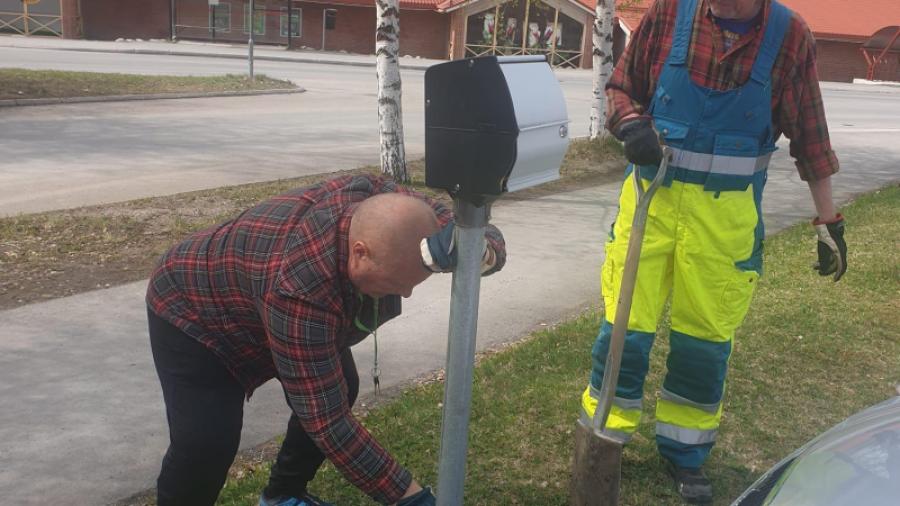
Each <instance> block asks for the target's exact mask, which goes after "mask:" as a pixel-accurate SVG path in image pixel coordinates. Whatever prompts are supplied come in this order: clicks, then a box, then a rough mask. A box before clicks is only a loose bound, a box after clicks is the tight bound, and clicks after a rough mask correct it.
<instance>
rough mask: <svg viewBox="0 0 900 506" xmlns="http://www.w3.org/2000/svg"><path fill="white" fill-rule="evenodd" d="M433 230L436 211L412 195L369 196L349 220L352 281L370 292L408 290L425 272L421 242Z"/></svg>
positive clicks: (380, 293) (423, 276) (433, 231)
mask: <svg viewBox="0 0 900 506" xmlns="http://www.w3.org/2000/svg"><path fill="white" fill-rule="evenodd" d="M437 231H438V221H437V218H436V217H435V215H434V210H432V208H431V207H430V206H429V205H428V204H426V203H425V202H423V201H421V200H419V199H417V198H415V197H410V196H408V195H403V194H397V193H383V194H379V195H375V196H372V197H369V198H367V199H366V200H364V201H363V202H362V203H361V204H360V205H359V207H357V208H356V210H355V211H354V212H353V216H352V217H351V219H350V259H349V262H350V264H349V271H350V277H351V281H353V283H354V284H355V285H356V286H357V287H358V288H360V289H362V291H363V292H364V293H368V294H369V295H377V296H381V295H388V294H392V293H394V294H399V295H408V293H409V292H411V291H412V287H413V286H415V285H416V284H418V283H421V282H422V281H423V280H424V279H425V278H426V277H427V274H426V273H424V271H425V269H424V268H423V266H422V257H421V253H420V248H419V243H420V242H421V240H422V239H423V238H425V237H428V236H430V235H432V234H434V233H435V232H437ZM385 284H387V285H391V286H383V285H385Z"/></svg>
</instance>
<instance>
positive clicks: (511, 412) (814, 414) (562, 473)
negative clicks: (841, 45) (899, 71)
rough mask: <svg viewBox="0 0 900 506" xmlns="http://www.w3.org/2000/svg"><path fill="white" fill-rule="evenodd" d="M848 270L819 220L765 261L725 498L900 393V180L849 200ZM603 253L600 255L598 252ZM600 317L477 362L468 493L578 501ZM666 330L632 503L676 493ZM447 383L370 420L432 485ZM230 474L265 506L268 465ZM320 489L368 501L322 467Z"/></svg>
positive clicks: (725, 432)
mask: <svg viewBox="0 0 900 506" xmlns="http://www.w3.org/2000/svg"><path fill="white" fill-rule="evenodd" d="M843 213H844V215H845V216H846V217H847V221H848V229H847V241H848V243H849V245H850V258H849V262H848V263H849V267H850V268H849V271H848V272H847V275H846V276H845V277H844V278H843V279H842V280H841V281H840V282H839V283H837V284H835V283H833V282H832V281H831V279H830V278H821V277H819V276H818V275H816V274H815V273H814V272H813V271H812V269H811V268H810V264H811V262H812V261H813V257H814V251H815V242H814V239H813V237H814V235H813V232H812V230H811V229H810V227H809V226H808V225H799V226H796V227H793V228H791V229H789V230H787V231H785V232H783V233H780V234H778V235H777V236H775V237H772V238H770V239H769V240H768V241H767V243H766V247H767V250H766V273H765V276H764V278H763V279H762V281H761V282H760V285H759V288H758V291H757V294H756V297H755V300H754V303H753V307H752V308H751V310H750V314H749V316H748V318H747V320H746V322H745V324H744V325H743V327H742V328H741V329H740V330H739V331H738V334H737V337H736V342H735V347H734V353H733V355H732V359H731V373H730V376H729V383H728V391H727V394H726V411H725V416H724V419H723V423H722V428H721V432H720V436H719V441H718V445H717V446H716V448H715V450H714V451H713V454H712V458H711V460H710V462H709V464H708V468H709V474H710V476H711V478H712V479H713V480H714V485H715V487H716V496H717V500H716V504H729V503H730V501H731V500H732V499H733V498H735V497H736V496H737V495H738V494H739V493H740V492H741V491H742V490H743V489H744V488H746V487H747V486H748V485H749V484H750V483H751V482H752V481H753V480H754V479H755V478H756V477H757V476H759V474H760V473H761V472H763V471H764V470H765V469H767V468H768V467H769V466H770V465H772V464H773V463H775V462H776V461H778V460H779V459H780V458H781V457H783V456H785V455H786V454H787V453H789V452H790V451H791V450H793V449H794V448H796V447H798V446H800V445H801V444H803V443H804V442H805V441H807V440H808V439H809V438H811V437H812V436H814V435H816V434H817V433H819V432H820V431H822V430H824V429H826V428H828V427H829V426H831V425H833V424H834V423H836V422H838V421H840V420H842V419H843V418H845V417H846V416H848V415H850V414H851V413H854V412H856V411H858V410H859V409H862V408H864V407H866V406H869V405H871V404H874V403H876V402H878V401H880V400H883V399H885V398H887V397H889V396H891V395H893V393H894V385H895V384H896V383H898V382H900V373H898V369H897V357H898V356H900V317H898V314H900V291H898V287H900V244H898V238H900V187H897V186H893V187H888V188H885V189H883V190H881V191H878V192H875V193H873V194H869V195H866V196H863V197H860V198H859V199H858V200H857V201H855V202H854V203H852V204H850V205H849V206H847V207H846V208H844V209H843ZM598 254H599V252H598ZM601 316H602V311H599V310H597V311H591V312H588V313H586V314H584V315H581V316H580V317H578V318H576V319H574V320H572V321H569V322H566V323H564V324H561V325H559V326H557V327H555V328H553V329H550V330H546V331H542V332H539V333H536V334H534V335H532V336H530V337H529V338H528V339H527V340H525V341H524V342H522V343H520V344H517V345H514V346H512V347H511V348H510V349H508V350H506V351H503V352H500V353H495V354H489V355H486V356H484V357H482V360H481V361H480V364H479V365H478V367H477V370H476V374H475V376H476V377H475V386H474V398H473V413H472V420H471V426H470V427H471V434H470V442H469V460H468V478H467V481H466V504H527V505H545V504H559V505H564V504H568V490H567V488H568V480H569V471H570V466H571V459H572V447H573V441H572V428H573V425H574V421H575V417H576V412H577V408H578V397H579V395H580V393H581V391H582V389H583V388H584V386H585V382H586V381H587V378H588V374H589V368H590V356H589V355H590V348H591V344H592V343H593V340H594V336H595V334H596V330H597V327H598V324H599V321H600V318H601ZM667 344H668V343H667V330H666V328H665V324H663V325H662V326H661V329H660V333H659V338H658V339H657V342H656V347H655V348H654V350H653V354H652V358H651V373H650V375H649V376H648V378H647V389H646V399H647V400H648V402H647V403H645V407H644V411H645V417H644V420H643V423H642V425H641V427H640V429H639V432H638V434H637V435H636V437H635V439H634V441H633V442H632V443H631V444H630V445H629V446H627V447H626V450H625V455H624V468H623V472H622V474H623V481H622V504H623V505H666V504H680V501H679V500H678V499H677V496H676V494H675V493H674V490H673V489H672V487H671V485H670V482H669V481H668V479H667V478H666V477H664V474H663V467H662V464H661V462H660V459H659V457H657V453H656V449H655V444H654V440H653V427H654V426H653V423H654V420H653V416H652V409H650V408H649V404H651V403H650V402H649V401H650V400H652V399H654V398H655V395H656V394H655V392H656V391H657V390H658V388H659V386H660V383H661V381H662V372H663V370H664V365H665V353H666V350H667ZM442 387H443V385H442V384H440V383H432V384H428V385H425V386H420V387H416V388H414V389H412V390H409V391H407V392H406V393H404V394H403V395H402V396H400V398H399V399H397V400H396V401H393V402H390V403H387V404H386V405H384V406H383V407H380V408H377V409H375V410H374V411H372V412H370V413H369V414H367V415H366V416H365V425H366V427H368V428H369V429H370V430H371V431H372V432H373V433H374V434H375V435H376V437H377V438H378V439H379V440H380V441H381V442H382V443H383V444H385V445H386V446H387V447H388V448H389V449H390V450H391V451H392V452H393V453H394V455H395V456H396V457H397V458H398V459H399V460H400V462H401V463H403V464H404V465H406V466H408V468H409V469H410V470H411V471H412V473H413V475H414V476H415V477H416V478H417V479H418V480H419V481H420V482H421V483H423V484H434V483H436V481H437V476H436V472H437V459H438V447H439V439H440V424H441V408H440V403H441V401H442V391H443V390H442ZM239 474H240V476H241V477H240V478H238V479H232V480H229V483H228V484H227V486H226V488H225V490H224V491H223V493H222V495H221V497H220V500H219V504H220V505H248V506H249V505H254V504H256V500H257V497H258V494H259V491H260V490H261V489H262V487H263V485H264V483H265V480H266V478H267V474H268V464H262V465H258V466H256V467H250V468H249V469H243V470H241V471H240V473H239ZM311 490H312V491H313V492H314V493H316V494H318V495H320V496H322V497H323V498H326V499H328V500H332V501H335V502H337V503H338V504H340V505H342V506H343V505H353V504H371V501H369V500H368V499H367V498H366V497H364V496H363V495H361V494H360V493H358V492H357V491H356V490H355V489H353V487H351V486H350V485H348V483H347V482H346V481H344V479H343V478H342V477H341V476H340V475H339V473H337V472H336V470H335V469H334V468H333V467H331V466H330V464H328V465H326V466H325V467H324V468H323V469H322V471H320V474H319V476H318V477H317V478H316V481H315V482H314V483H313V485H312V487H311Z"/></svg>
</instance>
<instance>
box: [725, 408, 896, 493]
mask: <svg viewBox="0 0 900 506" xmlns="http://www.w3.org/2000/svg"><path fill="white" fill-rule="evenodd" d="M763 505H764V506H788V505H789V506H900V397H893V398H891V399H888V400H886V401H884V402H882V403H880V404H877V405H875V406H872V407H870V408H867V409H865V410H863V411H860V412H859V413H856V414H855V415H853V416H851V417H850V418H847V419H846V420H844V421H843V422H841V423H839V424H837V425H835V426H834V427H832V428H830V429H829V430H827V431H825V432H824V433H822V434H820V435H819V436H818V437H816V438H815V439H813V440H812V441H810V442H809V443H807V444H805V445H804V446H803V447H801V448H800V449H799V450H797V451H795V452H794V453H792V454H791V455H789V456H788V457H787V458H785V459H784V460H782V461H781V462H779V463H778V464H776V465H775V466H773V467H772V468H771V469H770V470H769V471H768V472H766V473H765V474H764V475H762V477H760V478H759V480H757V481H756V483H754V484H753V485H752V486H751V487H750V488H749V489H747V490H746V491H745V492H744V493H743V494H742V495H741V496H740V497H738V498H737V500H735V501H734V502H733V503H732V505H731V506H763Z"/></svg>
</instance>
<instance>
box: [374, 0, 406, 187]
mask: <svg viewBox="0 0 900 506" xmlns="http://www.w3.org/2000/svg"><path fill="white" fill-rule="evenodd" d="M375 8H376V15H377V19H376V27H375V62H376V66H375V70H376V73H377V75H378V128H379V132H380V134H381V171H382V172H383V173H385V174H389V175H391V176H393V177H394V179H395V180H396V181H399V182H403V183H408V182H409V174H408V172H407V171H406V151H405V149H404V147H403V114H402V110H401V101H400V98H401V95H402V90H401V85H400V62H399V61H398V60H397V57H398V56H399V52H400V40H399V36H400V1H399V0H375Z"/></svg>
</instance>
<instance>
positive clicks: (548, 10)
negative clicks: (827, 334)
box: [0, 0, 900, 82]
mask: <svg viewBox="0 0 900 506" xmlns="http://www.w3.org/2000/svg"><path fill="white" fill-rule="evenodd" d="M595 1H596V0H400V10H401V15H400V27H401V34H400V53H401V54H403V55H414V56H421V57H424V58H437V59H441V58H463V57H467V56H476V55H483V54H546V55H547V56H548V58H549V60H550V61H551V62H553V64H554V65H556V66H563V67H580V68H590V66H591V58H590V54H591V27H592V23H593V9H594V5H595ZM652 1H653V0H619V3H621V4H623V5H622V6H620V7H619V9H618V11H617V23H616V26H615V34H614V53H615V54H616V56H618V54H620V53H621V51H622V49H623V48H624V46H625V44H626V42H627V40H628V37H629V36H630V34H631V32H632V31H633V30H634V29H635V28H637V26H638V24H639V23H640V20H641V17H642V16H643V14H644V12H646V10H647V6H648V5H650V4H651V2H652ZM781 1H782V2H783V3H784V4H785V5H787V6H788V7H790V8H792V9H793V10H795V11H797V12H799V13H800V15H801V16H803V18H804V19H806V21H807V23H808V24H809V26H810V28H811V29H812V31H813V33H814V35H815V36H816V39H817V41H818V45H817V50H818V58H819V75H820V78H821V79H822V80H825V81H845V82H846V81H852V80H853V79H854V78H864V77H866V75H867V73H869V72H870V71H871V75H872V76H873V77H874V78H875V79H879V80H890V81H900V47H897V48H894V49H890V48H889V49H888V50H887V51H885V52H884V55H883V57H882V58H881V59H880V60H879V61H878V62H877V64H876V65H871V62H872V56H873V55H877V54H880V53H881V51H880V50H878V48H877V47H874V48H872V47H869V49H867V53H864V51H863V49H864V46H866V45H867V44H868V45H869V46H872V44H875V45H876V46H877V40H887V41H889V42H888V44H890V40H891V27H895V26H900V0H853V1H848V0H781ZM211 4H215V5H211ZM255 6H256V7H255V13H254V15H253V16H252V18H253V25H254V26H253V30H254V39H255V40H256V41H257V42H258V43H262V44H278V45H285V46H289V47H293V48H302V47H306V48H312V49H325V50H329V51H348V52H352V53H362V54H369V53H372V52H373V51H374V48H375V0H313V1H307V0H256V1H255ZM29 8H30V9H31V10H30V13H31V14H30V15H31V18H30V21H31V24H30V25H29V24H28V22H29V17H28V15H26V16H24V17H23V16H22V11H23V9H25V10H26V11H27V9H29ZM26 13H27V12H26ZM250 19H251V16H250V0H24V1H23V0H0V31H6V32H10V31H11V32H17V33H27V34H39V35H56V36H64V37H69V38H82V37H83V38H88V39H116V38H119V37H124V38H142V39H149V38H170V37H172V36H173V35H174V37H175V38H179V39H193V40H214V41H223V42H237V43H242V42H245V41H246V40H247V36H248V32H249V30H250V24H251V22H250ZM23 22H24V23H25V27H24V29H23ZM876 32H877V33H879V34H881V36H880V38H879V37H874V38H873V35H875V34H876ZM885 34H886V35H885ZM873 41H875V42H873ZM882 44H884V43H883V42H882ZM866 54H868V55H869V62H867V56H866Z"/></svg>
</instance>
